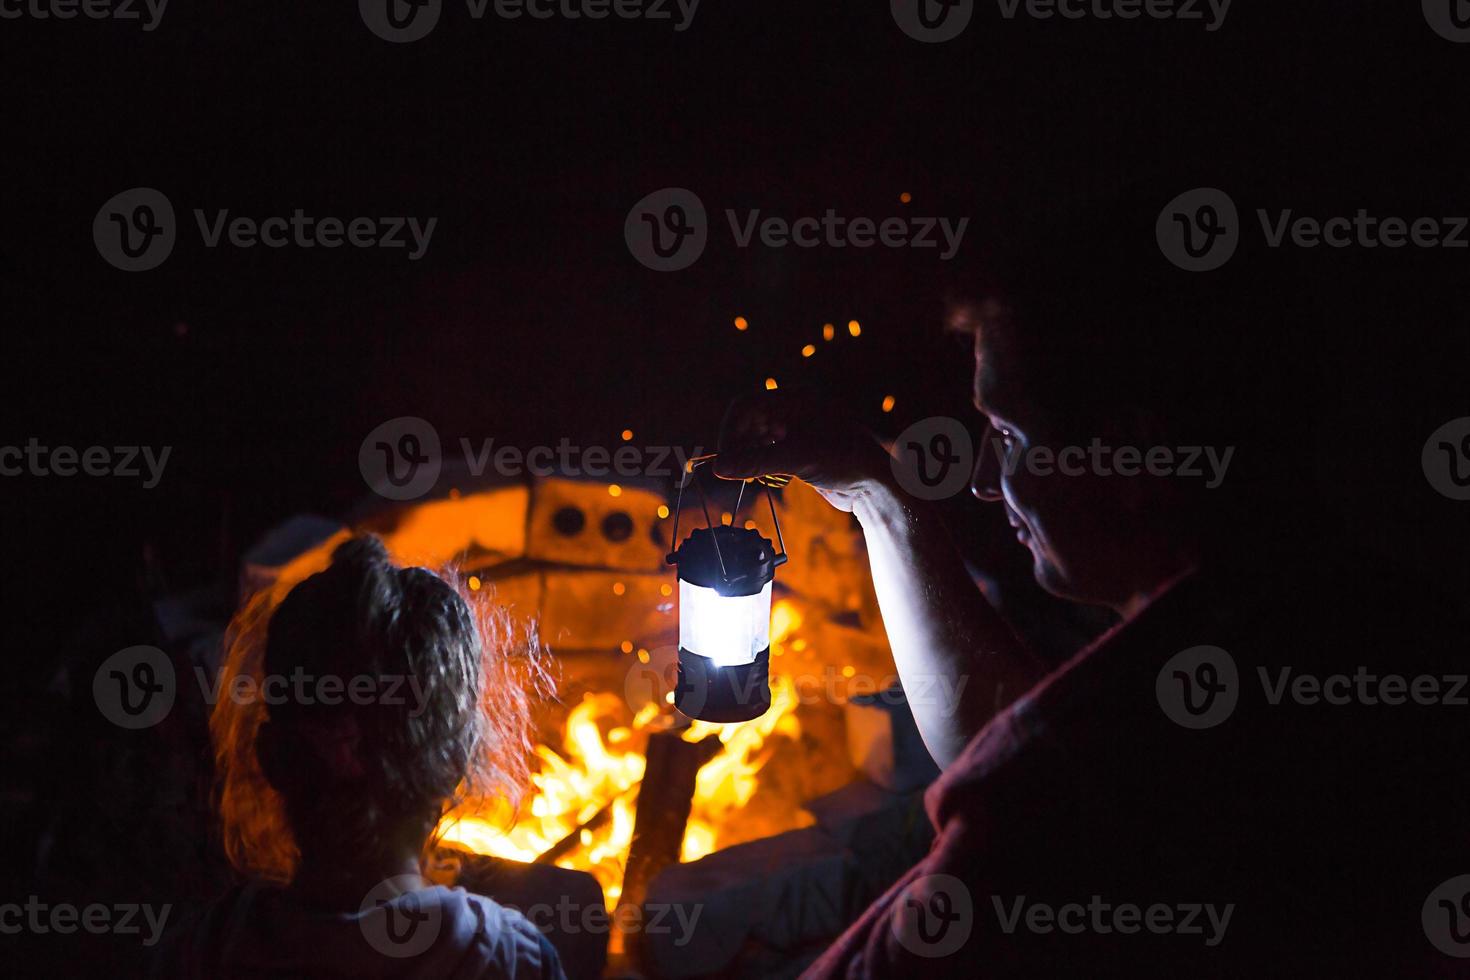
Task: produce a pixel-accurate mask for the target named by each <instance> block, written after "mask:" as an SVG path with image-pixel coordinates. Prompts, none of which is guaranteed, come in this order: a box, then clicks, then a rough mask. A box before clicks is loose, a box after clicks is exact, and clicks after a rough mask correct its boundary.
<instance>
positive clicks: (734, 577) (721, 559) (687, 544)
mask: <svg viewBox="0 0 1470 980" xmlns="http://www.w3.org/2000/svg"><path fill="white" fill-rule="evenodd" d="M666 560H667V561H668V563H669V564H671V565H674V566H676V567H677V568H678V569H679V578H680V579H682V580H683V581H685V582H689V583H691V584H693V585H699V586H703V587H704V588H707V589H714V590H715V591H716V592H718V593H719V594H720V595H723V596H745V595H755V594H756V593H758V592H760V591H761V590H762V589H764V588H765V587H766V585H768V584H769V583H770V582H771V581H773V580H774V579H775V577H776V569H777V568H778V567H780V566H781V565H783V564H785V562H786V555H785V554H784V553H778V552H777V551H776V549H775V546H773V545H772V544H771V542H770V539H769V538H766V537H763V536H762V535H761V533H760V532H759V531H756V530H754V529H750V528H743V527H731V526H729V525H725V524H721V525H719V526H718V527H700V528H695V529H694V530H693V531H692V532H690V535H689V537H688V538H686V539H685V540H684V543H683V544H681V545H679V546H678V547H677V548H676V549H675V550H674V551H672V552H670V553H669V555H668V557H667V559H666Z"/></svg>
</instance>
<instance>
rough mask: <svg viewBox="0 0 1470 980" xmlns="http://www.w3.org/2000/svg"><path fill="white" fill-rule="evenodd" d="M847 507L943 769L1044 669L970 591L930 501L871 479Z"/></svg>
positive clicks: (908, 686) (918, 718)
mask: <svg viewBox="0 0 1470 980" xmlns="http://www.w3.org/2000/svg"><path fill="white" fill-rule="evenodd" d="M852 512H853V514H854V515H856V517H857V519H858V522H859V523H860V524H861V525H862V528H863V536H864V538H865V539H866V540H867V545H868V563H869V566H870V568H871V570H872V574H873V587H874V589H875V590H876V591H877V593H878V605H879V608H880V609H881V610H882V612H883V626H884V628H885V629H886V630H887V632H888V644H889V646H890V647H891V648H892V650H893V659H894V662H895V664H896V665H897V666H898V672H899V675H900V676H901V677H902V678H903V682H904V688H905V690H906V691H907V692H908V699H909V705H910V707H911V709H912V710H913V713H914V720H915V722H917V724H918V726H919V732H920V734H921V735H923V737H924V744H925V745H926V746H928V748H929V754H930V755H932V756H933V757H934V761H935V762H937V763H938V764H939V765H940V766H941V767H947V766H948V765H949V764H950V762H952V761H954V759H955V757H956V756H958V755H959V753H960V751H961V750H962V749H963V748H964V747H965V744H966V743H967V742H968V741H969V740H970V739H971V738H972V737H973V736H974V735H975V733H976V732H978V731H979V730H980V729H981V728H983V727H984V726H985V723H986V722H988V721H989V720H990V719H991V718H992V717H993V716H994V715H995V714H996V713H997V712H998V711H1000V710H1001V709H1002V708H1004V707H1005V706H1006V705H1008V704H1010V703H1011V702H1012V701H1014V700H1015V699H1016V698H1017V697H1019V696H1020V695H1021V694H1023V693H1024V692H1025V691H1026V690H1027V689H1029V688H1030V687H1031V685H1033V684H1034V683H1036V681H1037V680H1038V679H1040V677H1041V675H1042V668H1041V665H1040V664H1039V662H1037V660H1036V659H1035V658H1034V657H1033V656H1032V655H1031V654H1030V653H1029V652H1028V651H1027V650H1026V649H1025V647H1024V646H1022V644H1021V643H1020V642H1019V641H1018V640H1017V639H1016V637H1015V634H1014V633H1012V632H1011V629H1010V627H1009V626H1008V625H1007V624H1006V622H1005V621H1004V620H1002V619H1001V617H1000V615H999V614H998V613H997V612H996V611H995V610H994V609H992V608H991V607H990V604H989V603H988V602H986V601H985V599H984V597H983V596H982V595H981V594H980V593H979V590H978V589H976V588H975V583H974V582H973V581H971V579H970V576H969V573H968V572H967V571H966V570H965V566H964V562H963V561H962V560H961V558H960V555H959V552H958V551H957V550H956V549H955V545H954V541H953V539H952V538H951V537H950V534H949V531H948V529H947V528H945V527H944V525H943V523H942V522H941V521H940V519H939V516H938V515H937V514H936V513H934V511H933V509H932V507H930V506H929V505H928V504H927V503H925V502H924V501H921V500H916V499H914V498H913V497H911V496H908V495H907V494H905V493H904V492H903V491H902V490H901V489H899V488H897V487H894V486H893V485H892V483H891V481H877V482H874V483H872V484H870V485H868V486H865V487H863V488H862V491H861V492H860V493H858V494H857V495H856V496H855V497H854V500H853V508H852Z"/></svg>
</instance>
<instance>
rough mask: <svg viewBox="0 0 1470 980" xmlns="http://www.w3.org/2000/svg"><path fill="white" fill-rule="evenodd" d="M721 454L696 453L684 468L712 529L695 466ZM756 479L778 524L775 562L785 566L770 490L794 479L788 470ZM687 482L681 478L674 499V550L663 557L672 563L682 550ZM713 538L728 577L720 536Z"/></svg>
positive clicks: (738, 499)
mask: <svg viewBox="0 0 1470 980" xmlns="http://www.w3.org/2000/svg"><path fill="white" fill-rule="evenodd" d="M718 455H719V453H707V454H705V455H703V456H695V457H693V458H692V459H690V460H689V461H688V462H686V463H685V464H684V469H685V471H686V472H687V473H688V474H689V478H688V482H691V483H693V484H694V485H695V489H696V490H698V491H699V506H700V507H701V508H702V509H703V510H704V523H705V526H706V527H708V528H710V529H711V530H713V529H714V521H713V520H711V518H710V514H709V495H708V494H706V493H705V492H704V486H703V485H702V484H700V483H699V481H698V478H697V477H695V475H694V470H695V468H696V467H699V466H703V465H704V464H705V463H708V462H709V461H710V460H712V459H714V458H715V457H716V456H718ZM754 479H755V482H756V483H759V484H760V485H761V486H762V487H764V488H765V491H766V503H767V504H768V505H770V508H771V523H772V524H773V525H775V528H776V547H777V548H779V549H780V552H779V553H778V554H777V555H776V564H777V565H783V564H785V563H786V558H787V554H786V539H785V538H784V537H782V535H781V518H779V517H777V516H776V498H775V496H774V495H773V494H772V493H771V488H772V487H776V488H777V489H783V488H785V487H786V485H787V484H789V483H790V482H791V479H792V478H791V476H790V475H789V474H786V473H768V474H767V475H765V476H758V477H755V478H754ZM749 482H750V481H749V480H741V481H740V492H739V494H738V495H736V497H735V509H734V510H733V511H731V512H730V523H731V525H732V526H733V525H734V523H735V515H737V514H739V513H740V504H741V502H742V501H744V500H745V485H746V484H747V483H749ZM684 483H685V480H683V479H680V480H679V493H678V495H677V496H676V497H675V498H674V537H673V542H672V547H673V549H674V550H673V551H670V552H669V553H668V555H667V556H665V559H664V560H665V561H667V562H669V563H670V564H673V561H674V552H675V551H678V549H679V515H680V514H681V513H682V512H683V510H684ZM711 537H712V540H713V543H714V546H715V558H717V559H718V560H719V562H720V576H721V577H722V578H725V579H728V578H729V573H728V572H726V570H725V556H724V555H723V554H721V553H720V539H719V535H712V536H711Z"/></svg>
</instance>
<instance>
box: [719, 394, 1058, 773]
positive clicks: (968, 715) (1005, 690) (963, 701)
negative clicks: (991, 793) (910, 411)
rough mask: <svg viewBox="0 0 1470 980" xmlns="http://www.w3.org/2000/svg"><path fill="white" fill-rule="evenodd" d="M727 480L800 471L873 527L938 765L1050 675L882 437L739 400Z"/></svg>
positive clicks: (871, 541) (815, 410)
mask: <svg viewBox="0 0 1470 980" xmlns="http://www.w3.org/2000/svg"><path fill="white" fill-rule="evenodd" d="M715 472H716V473H718V474H719V475H720V476H722V477H726V478H728V479H749V478H751V477H756V476H763V475H765V474H768V473H790V474H793V475H795V476H797V477H800V478H801V479H803V480H805V481H806V482H807V483H809V484H811V485H812V486H813V487H814V488H816V489H817V491H818V492H820V493H821V494H822V496H823V497H825V498H826V499H827V500H828V502H830V503H831V504H832V505H833V506H835V507H837V508H838V509H840V510H845V511H850V512H851V513H853V514H854V515H856V516H857V518H858V521H859V523H860V524H861V525H862V528H863V534H864V537H865V538H866V540H867V544H868V561H869V565H870V567H871V569H872V574H873V584H874V587H875V588H876V590H877V593H878V604H879V607H880V608H881V610H882V613H883V624H884V627H885V628H886V629H887V631H888V643H889V646H890V647H891V648H892V650H893V658H894V662H895V663H896V665H897V667H898V671H899V676H900V677H901V678H902V679H903V684H904V689H905V691H906V692H907V693H908V695H909V704H910V707H911V709H912V710H913V713H914V720H915V722H916V723H917V724H918V727H919V732H920V734H921V735H923V737H924V744H925V745H927V746H928V748H929V753H930V754H931V755H932V756H933V757H934V761H935V762H937V763H938V764H939V765H940V766H941V767H943V766H947V765H948V764H949V763H950V762H952V761H953V760H954V758H955V757H956V756H957V755H958V754H959V752H960V750H961V749H962V748H963V747H964V745H965V743H966V742H968V741H969V740H970V738H971V737H973V736H974V735H975V733H976V732H978V731H979V730H980V729H981V728H982V727H984V725H985V723H986V722H987V721H989V720H990V718H991V717H993V716H994V715H995V713H996V712H998V711H999V710H1000V709H1001V708H1003V707H1005V706H1006V705H1007V704H1009V703H1010V702H1011V701H1013V700H1014V699H1015V698H1016V697H1018V696H1019V695H1020V694H1022V693H1023V692H1024V691H1026V690H1027V689H1028V688H1029V687H1030V686H1031V685H1032V684H1033V683H1035V681H1036V680H1038V679H1039V678H1040V677H1041V676H1042V674H1043V670H1042V668H1041V666H1040V664H1039V663H1038V662H1037V661H1036V660H1035V658H1033V657H1032V656H1031V655H1030V654H1029V653H1028V652H1027V651H1026V650H1025V648H1024V647H1023V646H1022V645H1021V644H1020V642H1019V641H1018V640H1017V639H1016V637H1015V635H1014V634H1013V633H1012V632H1011V631H1010V628H1009V627H1008V626H1007V625H1006V624H1005V622H1004V621H1003V620H1002V619H1001V618H1000V615H999V614H998V613H996V612H995V610H994V609H992V608H991V607H990V605H989V604H988V603H987V602H986V601H985V599H984V597H983V596H981V595H980V593H979V590H978V589H976V588H975V585H974V583H973V582H972V581H971V580H970V577H969V575H968V574H967V573H966V571H965V567H964V563H963V562H962V561H961V560H960V556H959V553H958V552H957V551H956V550H955V546H954V542H953V541H952V539H951V537H950V535H949V532H948V530H947V529H946V528H945V527H944V526H943V524H942V523H941V522H940V520H939V518H938V516H937V515H936V514H935V513H934V512H933V510H932V509H931V508H930V507H929V505H927V504H925V503H924V502H923V501H920V500H917V499H914V498H913V497H911V496H909V495H908V494H905V493H904V492H903V490H902V489H900V488H899V487H898V486H897V485H896V483H895V481H894V479H893V471H892V467H891V466H890V462H889V457H888V454H887V453H886V452H885V451H884V450H883V448H882V447H881V446H879V445H878V443H877V441H876V440H875V439H873V438H872V436H871V435H868V434H867V433H863V432H861V431H859V430H857V429H855V428H854V427H852V426H850V425H847V424H845V423H844V422H842V421H841V420H834V419H832V418H831V417H829V416H825V415H824V414H823V412H822V407H821V406H820V405H819V404H815V403H813V402H811V401H810V400H804V399H800V398H799V397H795V396H791V395H789V394H787V393H785V392H769V393H767V394H766V395H764V396H759V397H756V398H746V399H742V400H739V401H737V402H735V403H734V404H733V405H732V406H731V408H730V411H729V412H728V413H727V414H726V418H725V424H724V425H723V426H722V429H721V433H720V457H719V459H717V460H716V461H715Z"/></svg>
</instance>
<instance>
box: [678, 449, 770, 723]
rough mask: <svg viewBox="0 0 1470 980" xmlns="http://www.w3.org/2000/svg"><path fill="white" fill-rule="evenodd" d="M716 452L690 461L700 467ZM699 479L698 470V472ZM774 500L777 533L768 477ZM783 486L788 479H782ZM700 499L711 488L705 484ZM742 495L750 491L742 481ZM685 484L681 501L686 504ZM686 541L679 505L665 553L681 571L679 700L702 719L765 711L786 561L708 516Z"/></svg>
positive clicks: (754, 537)
mask: <svg viewBox="0 0 1470 980" xmlns="http://www.w3.org/2000/svg"><path fill="white" fill-rule="evenodd" d="M710 458H712V457H703V458H702V459H700V460H697V461H696V460H691V461H690V462H689V471H690V473H691V474H692V473H693V469H694V467H695V466H696V465H697V464H698V463H700V462H705V461H706V460H708V459H710ZM691 478H692V477H691ZM761 483H762V485H763V486H765V488H766V500H767V501H768V502H769V503H770V505H771V519H772V521H774V522H775V527H776V539H777V541H780V540H781V524H780V521H779V519H777V517H776V504H775V502H774V500H772V499H771V491H770V487H771V483H769V482H767V481H766V480H762V481H761ZM776 485H778V486H779V485H782V484H781V483H779V482H777V484H776ZM699 492H700V495H701V498H702V497H703V494H704V491H703V489H700V491H699ZM740 495H741V497H742V498H743V497H744V495H745V486H744V484H743V483H742V484H741V488H740ZM683 497H684V487H683V483H682V482H681V483H680V486H679V500H678V504H677V506H678V508H679V509H682V505H683ZM704 510H705V521H706V525H707V526H705V527H702V528H696V529H695V530H694V531H693V532H692V533H691V534H690V535H689V538H688V540H686V541H684V542H683V543H682V544H680V543H679V510H675V512H674V542H675V549H674V550H673V551H671V552H670V553H669V554H668V556H667V557H666V559H665V560H666V561H667V562H668V563H669V564H671V565H673V566H674V567H675V568H676V569H677V570H678V574H679V681H678V684H677V685H676V686H675V688H674V705H675V706H676V707H677V708H678V709H679V710H680V711H682V712H683V713H684V714H686V715H688V716H689V717H691V718H696V719H699V720H701V721H713V722H721V723H724V722H735V721H749V720H750V719H752V718H759V717H760V716H761V715H763V714H765V713H766V709H768V708H770V706H771V585H772V583H773V582H774V581H775V579H776V569H777V568H778V567H780V566H781V565H783V564H785V562H786V547H785V544H784V542H783V543H782V544H781V548H780V550H779V551H778V550H777V549H776V548H775V547H774V546H773V545H772V544H771V542H770V540H769V539H767V538H766V537H764V536H763V535H762V534H761V533H760V532H759V531H757V530H754V529H752V528H741V527H734V526H733V521H734V514H735V513H739V510H740V503H739V500H738V499H737V501H736V504H735V511H734V512H732V516H731V521H732V524H731V525H723V524H722V525H714V524H712V523H710V522H709V507H708V503H707V502H705V504H704Z"/></svg>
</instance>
